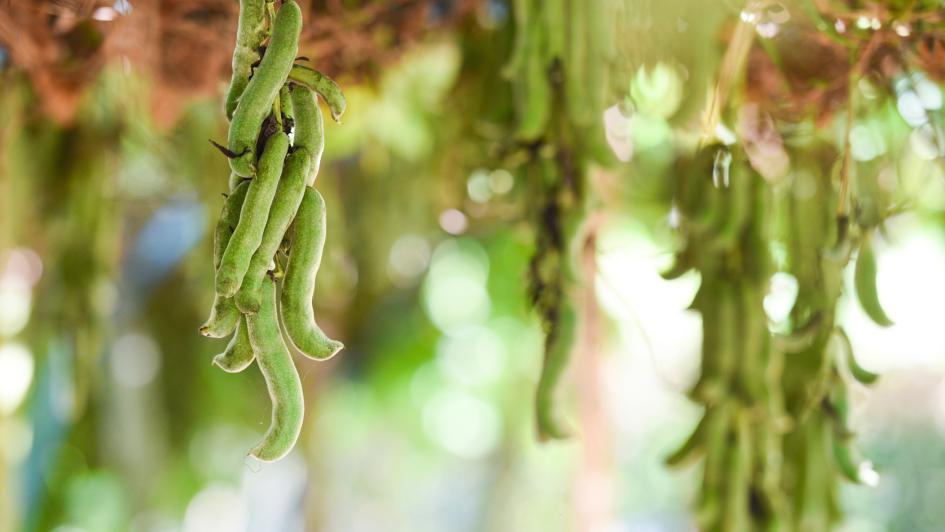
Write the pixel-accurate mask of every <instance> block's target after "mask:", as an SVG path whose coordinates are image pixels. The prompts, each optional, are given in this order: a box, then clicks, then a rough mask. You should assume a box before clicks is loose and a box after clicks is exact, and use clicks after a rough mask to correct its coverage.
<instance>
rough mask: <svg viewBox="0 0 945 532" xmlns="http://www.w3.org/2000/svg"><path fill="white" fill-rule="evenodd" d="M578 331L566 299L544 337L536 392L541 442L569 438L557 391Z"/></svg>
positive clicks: (575, 320)
mask: <svg viewBox="0 0 945 532" xmlns="http://www.w3.org/2000/svg"><path fill="white" fill-rule="evenodd" d="M576 329H577V315H576V313H575V310H574V307H573V306H572V304H571V302H570V301H568V300H566V299H565V300H564V301H562V303H561V308H560V311H559V315H558V320H557V323H556V324H555V325H554V330H553V331H551V332H549V333H548V335H547V336H546V338H545V343H546V346H545V359H544V363H543V364H542V367H541V375H540V377H539V379H538V388H537V389H536V391H535V415H536V422H537V428H538V439H539V440H542V441H544V440H549V439H562V438H566V437H568V435H569V431H568V430H567V429H566V428H565V427H564V425H563V423H562V422H561V421H560V419H559V417H558V414H557V412H556V409H555V391H556V389H557V387H558V382H560V381H561V377H562V376H563V375H564V371H565V369H567V366H568V361H569V360H570V359H571V349H572V348H573V347H574V345H573V344H574V336H575V333H576Z"/></svg>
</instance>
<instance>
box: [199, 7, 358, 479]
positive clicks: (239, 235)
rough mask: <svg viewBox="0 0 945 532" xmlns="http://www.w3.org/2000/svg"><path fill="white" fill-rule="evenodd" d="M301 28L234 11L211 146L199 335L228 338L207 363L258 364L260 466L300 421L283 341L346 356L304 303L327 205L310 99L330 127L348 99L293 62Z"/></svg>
mask: <svg viewBox="0 0 945 532" xmlns="http://www.w3.org/2000/svg"><path fill="white" fill-rule="evenodd" d="M301 29H302V12H301V9H300V8H299V6H298V4H297V3H296V2H295V1H294V0H284V1H283V2H282V3H281V6H280V7H279V8H278V9H276V6H275V3H274V2H273V1H272V0H241V2H240V17H239V28H238V30H237V40H236V46H235V48H234V51H233V78H232V81H231V83H230V87H229V90H228V92H227V96H226V104H225V109H224V110H225V112H226V115H227V118H230V119H231V123H230V130H229V139H228V144H227V146H225V147H224V146H220V145H218V144H217V147H218V148H219V149H220V151H222V152H223V153H224V154H226V155H227V157H228V158H229V160H230V168H231V173H230V176H229V180H228V181H229V184H228V186H229V194H228V195H227V196H226V200H225V201H224V205H223V210H222V212H221V214H220V218H219V220H218V221H217V226H216V230H215V232H214V242H213V257H214V260H213V265H214V271H215V283H214V284H215V287H214V301H213V304H212V306H211V311H210V317H209V319H208V320H207V322H206V323H205V324H204V325H202V326H201V327H200V333H201V334H203V335H204V336H207V337H211V338H223V337H226V336H231V339H230V342H229V344H228V345H227V346H226V349H225V350H224V351H223V352H222V353H220V354H219V355H217V356H216V357H214V359H213V364H214V365H215V366H217V367H219V368H220V369H222V370H223V371H226V372H228V373H238V372H240V371H243V370H245V369H246V368H248V367H249V366H250V365H252V363H253V362H256V365H257V366H258V367H259V370H260V371H261V373H262V375H263V377H264V378H265V380H266V385H267V389H268V391H269V396H270V400H271V403H272V418H271V421H270V426H269V429H268V431H267V432H266V434H265V435H264V436H263V439H262V440H261V441H260V442H259V444H258V445H257V446H256V447H254V448H253V449H252V450H251V451H250V454H251V455H252V456H254V457H256V458H258V459H260V460H264V461H273V460H278V459H279V458H282V457H283V456H285V455H286V454H287V453H288V452H289V451H291V450H292V448H293V446H294V445H295V442H296V440H297V438H298V435H299V432H300V430H301V424H302V418H303V414H304V399H303V396H302V385H301V381H300V380H299V376H298V373H297V371H296V368H295V365H294V363H293V362H292V357H291V354H290V352H289V349H288V345H287V344H286V342H285V341H284V340H283V332H285V334H286V335H287V336H288V338H289V340H290V342H291V345H292V346H294V347H295V348H296V349H297V350H298V351H299V352H301V353H302V354H303V355H305V356H307V357H309V358H312V359H315V360H325V359H328V358H331V357H332V356H334V355H335V354H337V353H338V352H339V351H340V350H341V349H342V347H343V345H342V344H341V342H338V341H336V340H333V339H331V338H329V337H328V336H327V335H325V333H324V332H323V331H322V330H321V328H320V327H319V326H318V324H317V323H316V322H315V312H314V309H313V306H312V305H313V297H314V291H315V279H316V275H317V273H318V268H319V266H320V264H321V255H322V251H323V249H324V245H325V231H326V226H325V220H326V215H325V201H324V199H323V198H322V196H321V194H319V193H318V191H316V190H315V189H314V185H315V179H316V177H317V174H318V169H319V165H320V162H321V156H322V152H323V151H324V145H325V140H324V120H323V118H322V113H321V109H320V108H319V106H318V95H319V94H320V95H321V96H322V97H323V98H324V99H325V101H326V102H327V104H328V106H329V109H330V111H331V113H332V117H333V118H334V119H335V120H336V121H339V120H340V119H341V115H342V114H343V113H344V110H345V99H344V95H343V94H342V92H341V89H340V88H339V87H338V85H337V84H336V83H335V82H334V81H332V80H331V79H330V78H328V77H327V76H325V75H323V74H321V73H320V72H317V71H315V70H313V69H311V68H308V67H305V66H301V65H296V64H295V61H296V56H297V53H298V47H299V35H300V34H301ZM290 139H291V140H290ZM214 144H216V143H214ZM285 242H288V245H285ZM283 265H285V267H284V268H283ZM280 280H281V283H280ZM280 285H281V286H280Z"/></svg>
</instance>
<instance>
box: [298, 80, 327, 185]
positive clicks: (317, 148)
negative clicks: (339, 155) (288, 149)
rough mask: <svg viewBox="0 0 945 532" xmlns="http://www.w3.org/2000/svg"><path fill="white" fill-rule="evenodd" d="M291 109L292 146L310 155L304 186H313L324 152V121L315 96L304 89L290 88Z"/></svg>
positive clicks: (300, 87) (299, 87)
mask: <svg viewBox="0 0 945 532" xmlns="http://www.w3.org/2000/svg"><path fill="white" fill-rule="evenodd" d="M292 108H293V110H294V111H295V137H294V138H293V139H292V140H293V146H295V148H305V149H306V150H308V151H309V153H310V154H311V157H312V158H311V161H310V162H309V168H308V175H307V176H306V178H305V184H306V185H308V186H313V185H314V184H315V178H316V177H317V176H318V169H319V167H320V166H321V161H322V153H323V152H324V151H325V120H324V119H323V118H322V110H321V109H320V108H319V107H318V102H316V101H315V94H314V93H313V92H312V91H310V90H308V89H307V88H305V87H302V86H296V87H293V88H292Z"/></svg>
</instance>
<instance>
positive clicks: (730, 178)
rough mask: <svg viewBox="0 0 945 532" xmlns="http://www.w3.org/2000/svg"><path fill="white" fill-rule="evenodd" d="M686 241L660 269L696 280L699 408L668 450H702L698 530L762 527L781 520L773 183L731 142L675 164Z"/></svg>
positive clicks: (695, 394)
mask: <svg viewBox="0 0 945 532" xmlns="http://www.w3.org/2000/svg"><path fill="white" fill-rule="evenodd" d="M673 185H674V193H673V204H674V206H675V208H676V209H677V210H678V212H679V215H680V218H679V219H680V222H679V231H680V233H681V235H682V236H683V239H684V242H683V246H682V248H681V249H680V251H679V252H677V254H676V257H675V263H674V264H673V266H671V267H670V268H669V269H668V270H667V271H666V272H664V274H663V275H664V277H666V278H670V279H671V278H676V277H679V276H681V275H682V274H684V273H686V272H687V271H690V270H695V271H697V272H699V273H700V276H701V279H702V283H701V285H700V287H699V290H698V291H697V293H696V296H695V298H694V300H693V302H692V304H691V306H690V308H691V309H692V310H694V311H696V312H698V313H699V314H700V315H701V317H702V331H703V334H702V367H701V372H700V376H699V379H698V380H697V382H696V383H695V385H694V386H693V388H692V389H691V391H690V397H691V398H692V399H693V400H694V401H696V402H698V403H700V404H702V405H703V406H704V407H705V413H704V414H703V416H702V419H701V420H700V421H699V423H698V425H697V426H696V428H695V430H694V431H693V432H692V434H691V435H690V436H689V438H688V439H687V440H686V441H685V442H684V443H683V444H682V445H681V446H680V447H679V448H678V449H677V450H676V451H675V452H674V453H673V454H672V455H670V456H669V457H668V458H667V463H669V464H670V465H677V466H678V465H684V464H688V463H691V462H693V461H695V460H696V459H698V458H703V457H704V465H703V478H702V489H701V490H700V494H699V499H698V502H697V509H696V517H697V520H698V523H699V529H700V530H726V531H729V530H732V531H749V530H768V529H775V528H772V525H774V524H776V523H778V522H781V521H783V515H784V512H785V508H786V504H785V501H784V500H783V496H782V495H781V490H780V478H781V467H780V463H781V457H780V452H781V450H780V434H781V433H782V431H783V427H782V423H783V418H784V414H783V411H782V399H781V396H780V392H779V388H778V386H777V385H776V384H775V382H776V380H777V370H778V363H777V361H776V359H775V358H774V353H773V350H772V338H771V334H770V333H769V330H768V323H767V318H766V315H765V310H764V306H763V303H764V297H765V295H766V293H767V289H768V282H769V279H770V276H771V274H772V260H771V257H770V251H769V240H770V234H771V222H772V216H773V214H772V211H771V190H770V187H769V186H768V185H767V183H766V182H765V180H764V179H763V178H762V177H761V176H760V175H758V174H757V173H756V172H755V171H754V170H753V169H752V168H751V166H750V165H749V164H748V161H747V160H746V157H745V155H744V153H743V152H742V151H741V150H740V149H739V148H738V147H737V146H734V147H730V146H723V145H720V144H714V145H709V146H706V147H703V148H701V149H699V150H698V151H697V153H695V155H694V156H692V157H689V158H685V159H681V160H680V161H679V162H678V164H677V168H676V170H675V172H674V183H673Z"/></svg>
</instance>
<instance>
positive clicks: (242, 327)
mask: <svg viewBox="0 0 945 532" xmlns="http://www.w3.org/2000/svg"><path fill="white" fill-rule="evenodd" d="M255 358H256V354H255V353H254V352H253V346H252V344H251V343H250V341H249V330H248V329H247V328H246V317H245V316H240V320H239V323H237V325H236V332H235V333H234V334H233V338H232V339H231V340H230V343H229V344H228V345H227V346H226V350H224V351H223V352H222V353H220V354H219V355H217V356H215V357H213V365H214V366H216V367H218V368H220V369H222V370H223V371H225V372H227V373H239V372H241V371H243V370H244V369H246V368H248V367H249V365H250V364H252V363H253V360H255Z"/></svg>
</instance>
